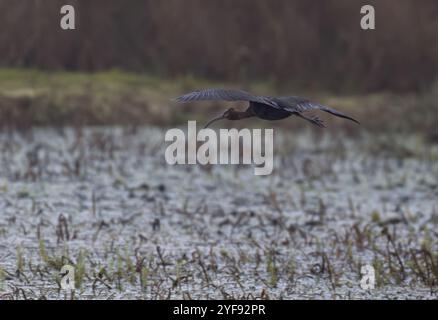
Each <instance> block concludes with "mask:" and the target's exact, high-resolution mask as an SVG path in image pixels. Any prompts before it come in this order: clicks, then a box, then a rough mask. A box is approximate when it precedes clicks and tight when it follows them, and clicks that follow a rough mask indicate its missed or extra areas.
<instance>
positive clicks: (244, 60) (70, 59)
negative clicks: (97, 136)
mask: <svg viewBox="0 0 438 320" xmlns="http://www.w3.org/2000/svg"><path fill="white" fill-rule="evenodd" d="M65 4H71V5H73V6H74V8H75V9H76V30H68V31H65V30H62V29H61V28H60V26H59V22H60V19H61V14H60V8H61V7H62V5H65ZM365 4H371V5H373V6H374V8H375V11H376V30H369V31H365V30H362V29H361V28H360V19H361V17H362V15H361V14H360V8H361V6H363V5H365ZM0 27H1V29H2V30H3V32H2V33H1V34H0V52H1V58H0V67H1V70H0V123H1V125H2V126H3V127H5V126H6V127H19V128H27V127H29V126H32V125H79V126H80V125H96V124H99V125H102V124H124V125H141V124H149V123H153V124H155V125H162V126H171V125H176V124H182V123H183V121H185V120H187V119H204V118H205V117H208V116H211V113H212V112H216V111H212V108H213V109H214V108H216V109H218V110H219V109H221V108H223V105H218V104H207V106H199V105H196V106H186V107H176V106H174V105H172V103H171V102H170V101H169V99H170V98H172V97H174V96H176V95H179V94H181V93H184V92H186V91H190V90H193V89H199V88H202V87H235V88H242V89H246V90H250V91H252V92H254V93H258V94H267V95H277V94H288V95H302V96H308V97H309V98H312V99H315V100H318V101H321V102H323V103H326V104H329V105H330V106H333V107H336V108H339V109H340V110H343V111H345V112H349V113H351V114H352V115H353V116H355V117H357V118H359V119H360V120H361V121H362V123H363V126H362V129H363V130H383V131H387V130H404V131H412V130H413V129H417V130H418V131H420V132H421V133H424V134H426V135H428V136H430V137H432V139H433V137H434V136H438V132H437V131H435V130H436V129H435V128H434V127H435V124H436V122H437V118H438V112H437V109H438V108H437V106H436V101H437V100H438V77H437V75H436V74H437V70H438V2H436V1H435V0H421V1H415V0H403V1H397V3H395V2H394V1H393V0H380V1H360V0H336V1H333V0H327V1H305V0H293V1H292V0H289V1H280V0H275V1H265V0H251V1H248V0H237V1H236V0H232V1H231V0H224V1H201V0H188V1H178V0H164V1H151V0H131V1H129V2H122V1H116V0H94V1H86V0H76V1H72V0H51V1H45V0H26V1H23V0H21V1H15V2H14V3H13V4H11V2H10V1H7V0H0ZM5 31H6V32H5ZM330 121H333V122H337V121H338V120H337V119H336V120H330ZM339 123H343V122H342V121H340V122H339ZM259 125H260V121H259ZM262 125H265V124H262ZM278 125H279V126H287V127H290V126H292V127H293V128H294V129H296V128H297V127H300V126H301V125H302V124H301V122H300V121H282V122H281V123H279V124H278ZM306 125H307V124H306ZM437 139H438V138H437Z"/></svg>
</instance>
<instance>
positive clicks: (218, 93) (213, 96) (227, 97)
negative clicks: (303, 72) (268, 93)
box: [175, 89, 278, 108]
mask: <svg viewBox="0 0 438 320" xmlns="http://www.w3.org/2000/svg"><path fill="white" fill-rule="evenodd" d="M207 100H209V101H221V100H222V101H248V102H257V103H263V104H266V105H268V106H270V107H274V108H278V105H277V104H276V102H274V101H273V100H272V99H271V98H269V97H262V96H254V95H252V94H250V93H248V92H245V91H242V90H233V89H204V90H197V91H193V92H190V93H187V94H185V95H182V96H180V97H178V98H175V101H176V102H180V103H186V102H191V101H207Z"/></svg>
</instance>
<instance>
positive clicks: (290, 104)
mask: <svg viewBox="0 0 438 320" xmlns="http://www.w3.org/2000/svg"><path fill="white" fill-rule="evenodd" d="M205 100H210V101H220V100H223V101H247V102H249V107H248V108H247V109H246V110H245V111H236V110H234V109H233V108H229V109H228V110H227V111H225V112H224V114H222V115H221V116H219V117H217V118H214V119H212V120H210V121H209V122H208V123H207V124H206V125H205V128H207V127H208V126H209V125H210V124H212V123H213V122H215V121H218V120H221V119H228V120H241V119H245V118H250V117H257V118H260V119H264V120H280V119H284V118H287V117H289V116H291V115H294V116H297V117H300V118H303V119H305V120H307V121H310V122H311V123H313V124H314V125H317V126H318V127H325V125H324V122H323V121H322V120H321V119H320V118H318V117H317V116H315V115H306V114H305V113H306V112H307V111H312V110H322V111H325V112H328V113H330V114H332V115H335V116H337V117H341V118H345V119H348V120H351V121H354V122H356V123H359V121H357V120H355V119H353V118H351V117H349V116H347V115H345V114H343V113H342V112H340V111H337V110H335V109H332V108H329V107H326V106H323V105H321V104H318V103H314V102H311V101H309V100H307V99H304V98H300V97H295V96H289V97H277V98H276V97H265V96H255V95H252V94H250V93H248V92H245V91H242V90H232V89H204V90H198V91H193V92H190V93H187V94H185V95H183V96H180V97H178V98H176V99H175V101H176V102H180V103H186V102H191V101H205Z"/></svg>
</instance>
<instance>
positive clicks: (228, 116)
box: [204, 108, 235, 129]
mask: <svg viewBox="0 0 438 320" xmlns="http://www.w3.org/2000/svg"><path fill="white" fill-rule="evenodd" d="M234 115H235V111H234V108H229V109H227V110H226V111H225V112H224V113H223V114H222V115H221V116H219V117H217V118H214V119H212V120H210V121H209V122H208V123H207V124H206V125H205V127H204V129H205V128H208V126H209V125H211V124H212V123H213V122H216V121H219V120H222V119H228V120H233V119H234Z"/></svg>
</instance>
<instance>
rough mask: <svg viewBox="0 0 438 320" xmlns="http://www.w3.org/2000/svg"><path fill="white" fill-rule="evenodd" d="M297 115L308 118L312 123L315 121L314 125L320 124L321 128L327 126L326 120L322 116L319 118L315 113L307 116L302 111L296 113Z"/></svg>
mask: <svg viewBox="0 0 438 320" xmlns="http://www.w3.org/2000/svg"><path fill="white" fill-rule="evenodd" d="M295 115H296V116H298V117H300V118H303V119H305V120H307V121H309V122H311V123H313V124H314V125H316V126H318V127H320V128H325V125H324V121H322V120H321V119H320V118H318V117H317V116H315V115H313V114H310V115H308V116H305V115H304V114H302V113H296V114H295Z"/></svg>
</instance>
